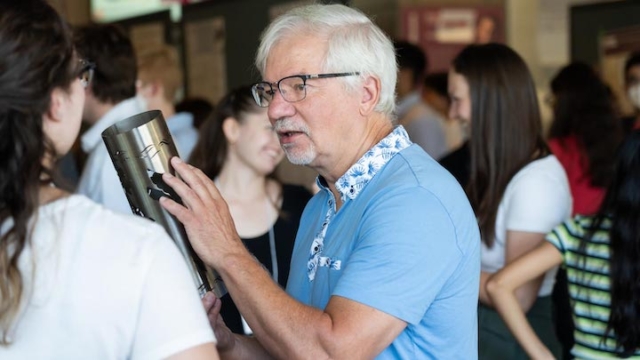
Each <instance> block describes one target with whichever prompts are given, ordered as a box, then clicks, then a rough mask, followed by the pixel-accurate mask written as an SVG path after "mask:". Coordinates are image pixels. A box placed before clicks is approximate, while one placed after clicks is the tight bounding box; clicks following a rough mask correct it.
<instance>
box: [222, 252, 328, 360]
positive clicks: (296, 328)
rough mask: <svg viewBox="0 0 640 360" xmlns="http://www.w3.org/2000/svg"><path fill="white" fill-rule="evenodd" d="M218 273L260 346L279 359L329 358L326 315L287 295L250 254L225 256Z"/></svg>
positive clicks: (241, 343) (242, 344) (241, 344)
mask: <svg viewBox="0 0 640 360" xmlns="http://www.w3.org/2000/svg"><path fill="white" fill-rule="evenodd" d="M217 270H218V272H219V273H220V275H221V276H222V278H223V280H224V282H225V285H226V286H227V289H228V290H229V293H230V294H231V297H232V298H233V301H234V303H235V304H236V306H237V307H238V309H239V310H240V313H241V314H242V316H243V317H244V318H245V319H246V321H247V323H248V324H249V326H251V329H252V331H253V333H254V334H255V336H256V337H257V338H258V339H259V344H257V345H261V346H263V347H264V349H266V351H267V352H268V353H269V354H271V355H272V356H274V357H276V358H296V357H303V356H304V357H310V358H315V357H318V356H315V355H322V354H324V355H325V356H324V357H326V351H325V350H326V349H325V348H324V347H323V346H322V344H323V343H324V342H323V341H322V339H323V336H321V335H322V331H323V330H324V331H328V330H330V329H331V320H330V318H329V316H328V315H327V314H325V313H324V312H323V311H321V310H318V309H315V308H312V307H310V306H305V305H303V304H301V303H299V302H298V301H296V300H294V299H293V298H291V297H290V296H289V295H287V294H286V293H285V292H284V291H283V290H282V289H281V288H280V287H279V286H278V285H277V284H276V283H275V282H273V280H272V279H271V276H270V275H269V274H268V273H267V272H266V271H265V270H264V268H263V267H262V266H261V265H260V264H259V263H258V262H257V261H256V260H255V258H253V257H252V256H251V255H250V254H249V253H248V252H247V253H239V254H233V255H230V256H225V258H224V264H223V265H222V266H220V267H219V268H218V269H217ZM325 334H326V333H325ZM243 341H244V340H243ZM238 345H240V348H244V346H245V345H254V344H252V343H248V344H245V343H243V342H240V343H239V344H238ZM320 357H322V356H320Z"/></svg>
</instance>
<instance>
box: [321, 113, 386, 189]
mask: <svg viewBox="0 0 640 360" xmlns="http://www.w3.org/2000/svg"><path fill="white" fill-rule="evenodd" d="M369 121H371V122H372V123H370V124H369V125H368V128H367V132H366V133H365V134H363V137H362V138H363V140H362V141H361V142H360V143H359V144H353V145H356V146H357V147H355V148H354V150H353V151H352V152H351V153H350V154H344V153H343V154H340V155H337V154H335V155H337V161H335V162H334V163H332V165H333V167H332V168H331V169H328V168H326V167H323V168H314V167H313V166H311V167H312V168H314V170H316V171H317V172H318V174H320V175H322V177H324V178H325V180H326V181H327V183H329V184H331V185H334V184H335V182H336V181H338V179H340V178H341V177H342V175H344V174H345V173H346V172H347V170H349V169H350V168H351V167H352V166H353V165H354V164H355V163H356V162H358V160H360V159H361V158H362V157H363V156H364V154H365V153H366V152H367V151H369V150H370V149H371V148H372V147H374V146H375V145H376V144H378V143H379V142H380V141H381V140H382V139H384V138H385V137H386V136H387V135H389V134H390V133H391V132H392V131H393V124H392V123H391V121H389V120H388V119H387V118H386V116H385V115H382V114H377V115H376V116H375V118H371V119H369ZM330 187H331V188H332V189H333V188H335V186H333V187H332V186H330Z"/></svg>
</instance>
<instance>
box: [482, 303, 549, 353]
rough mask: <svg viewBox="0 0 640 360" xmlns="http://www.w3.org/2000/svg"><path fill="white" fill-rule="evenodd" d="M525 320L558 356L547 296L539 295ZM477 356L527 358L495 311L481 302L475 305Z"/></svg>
mask: <svg viewBox="0 0 640 360" xmlns="http://www.w3.org/2000/svg"><path fill="white" fill-rule="evenodd" d="M527 319H528V320H529V323H530V324H531V327H533V330H534V331H535V332H536V334H537V335H538V337H539V338H540V340H541V341H542V342H543V343H544V344H545V345H546V346H547V347H548V348H549V350H550V351H551V352H552V353H553V354H554V356H555V357H556V358H558V356H559V355H560V353H561V347H560V343H559V342H558V339H557V338H556V335H555V331H554V323H553V314H552V303H551V296H544V297H539V298H538V299H537V300H536V302H535V303H534V304H533V306H532V307H531V309H529V312H527ZM478 359H480V360H482V359H487V360H501V359H504V360H517V359H523V360H524V359H529V357H528V356H527V353H526V352H525V351H524V349H522V347H521V346H520V344H518V341H517V340H516V339H515V338H514V337H513V335H512V334H511V331H509V328H507V325H506V324H505V323H504V321H502V318H501V317H500V315H499V314H498V312H496V311H495V310H494V309H491V308H488V307H486V306H484V305H478Z"/></svg>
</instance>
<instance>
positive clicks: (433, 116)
mask: <svg viewBox="0 0 640 360" xmlns="http://www.w3.org/2000/svg"><path fill="white" fill-rule="evenodd" d="M394 47H395V51H396V59H397V62H398V67H399V69H398V83H397V85H396V93H397V95H398V106H397V108H396V116H397V121H398V124H399V125H402V126H404V128H405V130H406V131H407V133H408V134H409V138H410V139H411V141H413V142H414V143H416V144H418V145H420V147H422V149H423V150H424V151H426V152H427V154H429V155H431V157H432V158H434V159H436V160H437V159H439V158H441V157H442V156H443V155H444V154H446V153H447V151H448V149H449V148H448V146H447V141H446V135H445V132H444V125H445V119H444V118H442V116H440V115H439V114H438V113H437V112H436V111H435V110H433V109H432V108H431V107H430V106H429V105H427V104H426V103H425V102H424V101H422V96H421V91H420V87H421V85H422V79H423V77H424V73H425V69H426V68H427V57H426V56H425V54H424V52H423V51H422V49H420V48H419V47H418V46H416V45H413V44H411V43H409V42H406V41H396V42H394Z"/></svg>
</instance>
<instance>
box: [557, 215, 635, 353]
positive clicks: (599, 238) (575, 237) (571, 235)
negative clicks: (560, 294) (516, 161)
mask: <svg viewBox="0 0 640 360" xmlns="http://www.w3.org/2000/svg"><path fill="white" fill-rule="evenodd" d="M592 221H593V218H592V217H584V216H576V217H575V218H573V219H571V220H567V221H565V222H564V223H563V224H561V225H559V226H558V227H556V228H555V229H554V230H553V231H552V232H551V233H550V234H549V235H547V241H549V242H550V243H551V244H553V245H554V246H555V247H556V248H558V250H559V251H560V252H561V253H562V257H563V264H564V265H563V266H564V267H565V269H566V270H567V280H568V285H569V296H570V297H571V305H572V308H573V321H574V323H575V331H574V332H573V336H574V338H575V345H574V346H573V348H572V349H571V353H572V354H573V356H575V357H577V358H581V359H613V358H618V357H619V356H616V354H617V352H616V340H615V337H614V334H613V332H612V331H611V332H609V334H608V335H607V336H606V337H605V340H604V341H603V335H604V333H605V331H606V329H607V322H608V321H609V313H610V307H611V294H610V279H609V256H610V251H609V231H608V230H609V228H610V227H611V221H609V220H605V221H603V222H602V224H601V225H600V228H599V229H597V231H596V233H595V234H594V236H593V237H592V238H591V239H589V241H588V242H587V243H586V246H585V247H584V249H580V243H581V242H582V241H583V239H584V238H585V237H586V236H587V235H588V234H589V231H590V229H591V224H592ZM584 255H586V256H584ZM629 359H640V350H638V351H636V353H635V355H634V356H632V357H630V358H629Z"/></svg>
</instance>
